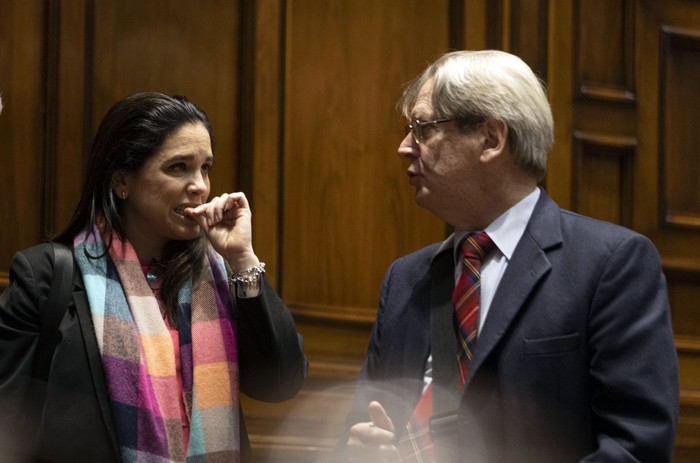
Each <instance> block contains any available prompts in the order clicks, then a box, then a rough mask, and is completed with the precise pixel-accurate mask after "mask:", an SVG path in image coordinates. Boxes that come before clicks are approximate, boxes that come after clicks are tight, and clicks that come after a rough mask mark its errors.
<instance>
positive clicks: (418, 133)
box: [409, 119, 423, 143]
mask: <svg viewBox="0 0 700 463" xmlns="http://www.w3.org/2000/svg"><path fill="white" fill-rule="evenodd" d="M409 127H410V128H411V132H412V133H413V138H415V139H416V143H420V142H422V141H423V132H422V130H421V125H420V122H419V121H418V119H414V120H412V121H411V125H410V126H409Z"/></svg>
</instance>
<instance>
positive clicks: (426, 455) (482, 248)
mask: <svg viewBox="0 0 700 463" xmlns="http://www.w3.org/2000/svg"><path fill="white" fill-rule="evenodd" d="M494 247H495V244H494V243H493V241H491V238H489V236H488V235H487V234H486V233H484V232H478V233H472V234H470V235H468V236H467V237H466V238H465V239H464V241H463V242H462V246H461V248H462V259H463V260H462V273H461V274H460V277H459V279H458V281H457V285H456V286H455V289H454V291H453V293H452V304H453V305H454V309H455V319H456V324H457V325H458V326H457V331H458V336H457V338H458V340H459V342H458V345H459V348H458V351H457V357H458V359H459V385H460V387H461V388H462V390H463V389H464V384H465V382H466V378H467V374H468V368H469V361H470V360H471V358H472V356H473V352H474V347H475V344H476V338H477V328H478V324H479V298H480V297H479V296H480V289H479V288H480V286H481V275H480V270H481V261H482V260H483V258H484V257H485V256H486V255H488V253H489V252H491V251H492V250H493V248H494ZM432 414H433V385H432V384H431V385H430V386H428V387H427V388H426V390H425V391H424V392H423V395H422V396H421V397H420V399H419V401H418V404H417V405H416V408H415V409H414V411H413V415H412V416H411V418H410V419H409V421H408V423H407V424H406V433H405V434H404V435H403V436H402V437H401V438H400V439H399V443H398V449H399V454H400V461H401V462H403V463H409V462H410V463H412V462H416V463H430V462H434V461H435V447H434V444H433V441H432V439H431V437H430V424H429V423H430V416H431V415H432Z"/></svg>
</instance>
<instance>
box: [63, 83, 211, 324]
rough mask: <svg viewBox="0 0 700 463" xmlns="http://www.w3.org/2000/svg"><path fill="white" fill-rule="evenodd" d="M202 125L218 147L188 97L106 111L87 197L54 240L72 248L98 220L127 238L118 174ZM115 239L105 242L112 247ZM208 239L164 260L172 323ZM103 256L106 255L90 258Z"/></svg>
mask: <svg viewBox="0 0 700 463" xmlns="http://www.w3.org/2000/svg"><path fill="white" fill-rule="evenodd" d="M188 124H202V125H203V126H204V127H205V128H206V129H207V131H208V132H209V137H210V139H211V140H212V143H213V136H212V129H211V125H210V124H209V119H208V118H207V115H206V114H205V113H204V111H202V110H201V109H199V108H197V107H196V106H195V105H194V104H192V103H191V102H190V101H189V100H188V99H187V98H185V97H184V96H168V95H164V94H161V93H154V92H144V93H136V94H133V95H130V96H128V97H126V98H124V99H123V100H121V101H119V102H118V103H116V104H115V105H114V106H112V108H111V109H110V110H109V111H107V114H106V115H105V116H104V118H103V119H102V122H101V123H100V127H99V128H98V130H97V134H96V135H95V138H94V141H93V143H92V147H91V148H90V156H89V159H88V167H87V171H86V176H85V182H84V184H83V190H82V196H81V198H80V202H79V203H78V207H77V208H76V209H75V212H74V213H73V217H72V218H71V221H70V223H69V224H68V226H67V227H66V229H65V230H64V231H62V232H61V233H60V234H59V235H58V236H57V237H56V238H55V240H56V241H58V242H61V243H65V244H67V245H72V244H73V239H74V237H75V236H76V235H77V234H78V233H81V232H83V231H85V230H88V232H92V230H93V229H94V227H95V225H96V224H97V223H98V222H99V224H100V226H101V227H104V230H105V233H106V235H107V236H110V235H111V234H112V232H116V233H117V235H118V236H119V237H120V238H121V239H122V240H126V236H125V227H124V216H123V214H122V200H121V199H120V198H118V197H115V195H114V192H113V191H112V175H113V174H114V173H115V172H117V171H124V172H136V171H138V170H139V169H141V168H142V167H143V165H144V164H145V162H146V161H147V160H148V159H149V158H150V157H151V156H152V155H153V154H155V153H156V152H157V151H158V150H159V149H160V147H161V146H162V145H163V142H164V141H165V139H166V138H167V137H168V136H169V135H170V134H172V133H174V132H175V131H177V130H178V129H180V128H181V127H182V126H184V125H188ZM111 244H112V243H111V241H110V242H109V243H106V245H107V248H108V249H109V247H110V246H111ZM206 246H207V241H206V239H205V238H204V236H203V235H200V236H199V237H198V238H195V239H194V240H189V241H173V242H171V243H170V244H169V245H168V246H167V247H166V249H165V251H164V253H163V256H162V264H163V269H162V272H163V274H162V277H163V284H162V288H161V294H162V296H163V300H164V302H165V305H166V312H167V315H168V318H169V321H170V322H172V323H173V324H176V323H177V317H176V314H177V298H178V291H179V290H180V288H181V287H182V286H183V285H184V284H185V283H186V282H187V281H188V280H189V279H190V278H192V279H193V280H196V279H197V278H199V276H200V272H201V266H200V265H192V263H193V262H202V259H203V257H204V254H205V252H206ZM89 257H93V258H98V257H101V256H89Z"/></svg>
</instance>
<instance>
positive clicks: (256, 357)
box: [0, 244, 306, 463]
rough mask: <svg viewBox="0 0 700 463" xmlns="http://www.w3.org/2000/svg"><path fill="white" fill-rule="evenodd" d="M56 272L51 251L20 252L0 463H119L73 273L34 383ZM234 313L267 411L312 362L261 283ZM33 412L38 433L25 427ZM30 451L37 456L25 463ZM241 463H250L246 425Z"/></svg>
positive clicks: (242, 365)
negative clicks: (50, 350) (40, 376)
mask: <svg viewBox="0 0 700 463" xmlns="http://www.w3.org/2000/svg"><path fill="white" fill-rule="evenodd" d="M52 272H53V252H52V250H51V246H50V245H49V244H41V245H38V246H34V247H32V248H29V249H26V250H24V251H22V252H19V253H17V254H16V255H15V257H14V259H13V261H12V265H11V269H10V286H9V287H8V288H7V289H6V290H5V291H4V292H3V294H2V296H0V449H2V451H0V462H5V461H8V462H12V463H16V462H18V461H25V460H29V461H46V462H51V463H63V462H66V463H69V462H70V463H80V462H100V463H107V462H115V463H116V462H119V461H120V456H119V449H118V446H117V442H116V433H115V429H114V424H113V421H112V415H111V411H110V402H109V397H108V394H107V388H106V383H105V378H104V372H103V369H102V361H101V358H100V353H99V350H98V347H97V340H96V338H95V331H94V329H93V324H92V316H91V314H90V307H89V305H88V301H87V296H86V292H85V288H84V285H83V280H82V276H81V275H80V271H79V269H78V267H77V266H74V282H73V297H72V301H71V303H70V305H69V307H68V310H67V311H66V313H65V315H64V317H63V319H62V320H61V323H60V327H59V331H60V335H61V341H60V342H59V344H58V346H57V348H56V351H55V354H54V358H53V361H52V363H51V371H50V374H49V379H48V384H46V383H44V384H40V383H39V382H38V381H37V380H35V379H33V378H32V366H33V360H34V353H35V349H36V345H37V339H38V333H39V330H40V327H41V322H42V316H43V315H42V314H43V312H42V311H43V307H44V304H45V302H46V299H47V296H48V291H49V287H50V285H51V279H52ZM236 312H237V316H238V343H239V352H240V358H239V371H240V390H241V392H243V393H245V394H246V395H248V396H250V397H252V398H254V399H257V400H263V401H270V402H273V401H281V400H286V399H289V398H291V397H293V396H294V395H295V394H296V393H297V392H298V391H299V389H300V388H301V386H302V385H303V382H304V379H305V377H306V360H305V358H304V354H303V347H302V341H301V337H300V336H299V335H298V334H297V333H296V330H295V326H294V321H293V319H292V317H291V314H290V313H289V310H288V309H287V308H286V307H285V305H284V304H283V303H282V301H281V300H280V299H279V297H278V296H277V294H276V293H275V292H274V290H273V289H272V288H271V286H270V285H269V283H268V282H267V281H266V280H264V289H263V292H262V293H261V295H260V296H259V297H256V298H251V299H238V300H237V307H236ZM44 395H45V396H46V402H45V405H44V406H43V410H42V407H41V401H42V397H43V396H44ZM37 403H38V404H39V406H38V411H39V412H40V413H41V414H42V415H41V419H40V420H39V423H36V422H33V423H32V422H31V420H29V422H27V419H26V418H27V416H28V412H29V410H31V407H32V406H36V405H37ZM28 448H29V449H31V450H30V451H29V453H30V454H31V455H30V456H28V457H26V456H25V455H27V449H28ZM9 449H16V450H15V451H9ZM6 458H7V459H8V460H5V459H6ZM32 459H34V460H32ZM241 460H242V461H244V462H249V461H252V457H251V454H250V443H249V441H248V436H247V433H246V431H245V423H244V421H243V417H242V416H241Z"/></svg>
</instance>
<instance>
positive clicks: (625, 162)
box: [572, 132, 637, 227]
mask: <svg viewBox="0 0 700 463" xmlns="http://www.w3.org/2000/svg"><path fill="white" fill-rule="evenodd" d="M636 145H637V143H636V140H635V139H633V138H629V137H612V136H607V135H599V134H590V133H584V132H574V147H575V151H574V156H575V165H576V168H575V172H574V179H573V185H572V186H573V195H574V208H575V209H576V210H577V211H578V212H580V213H581V214H584V215H588V216H590V217H595V218H598V219H600V220H606V221H608V222H612V223H617V224H619V225H624V226H626V227H630V226H631V225H632V200H633V198H632V185H633V182H634V178H633V163H634V156H635V149H636Z"/></svg>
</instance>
